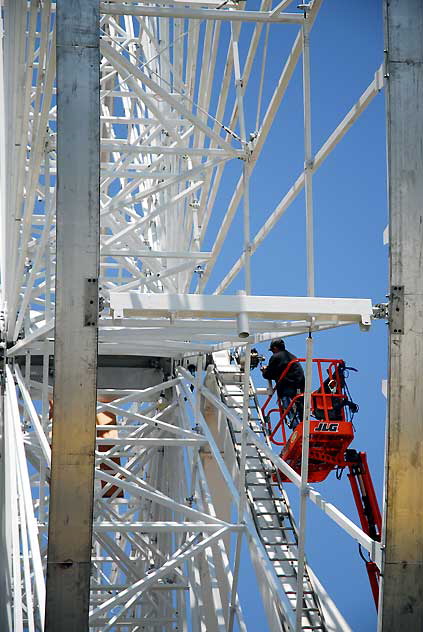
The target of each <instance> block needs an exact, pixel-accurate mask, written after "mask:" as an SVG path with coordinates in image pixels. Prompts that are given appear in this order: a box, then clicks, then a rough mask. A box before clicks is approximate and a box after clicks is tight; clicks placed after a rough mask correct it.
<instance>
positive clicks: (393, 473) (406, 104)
mask: <svg viewBox="0 0 423 632" xmlns="http://www.w3.org/2000/svg"><path fill="white" fill-rule="evenodd" d="M385 24H386V41H385V48H386V49H387V53H386V56H387V67H386V70H387V74H388V79H387V88H386V103H387V131H388V144H387V147H388V183H389V215H390V293H391V299H390V303H391V310H390V311H391V313H390V334H389V356H390V357H389V396H388V397H389V399H388V438H387V460H386V464H387V473H386V488H385V518H384V526H385V529H384V531H385V536H384V537H385V544H386V551H385V563H384V569H383V595H382V599H381V607H380V621H379V629H383V630H384V632H388V631H392V632H394V631H395V632H397V631H398V630H423V112H422V104H423V3H422V2H421V0H389V1H388V0H385Z"/></svg>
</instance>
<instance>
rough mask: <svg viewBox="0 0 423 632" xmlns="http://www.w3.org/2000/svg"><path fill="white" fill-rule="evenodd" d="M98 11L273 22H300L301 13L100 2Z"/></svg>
mask: <svg viewBox="0 0 423 632" xmlns="http://www.w3.org/2000/svg"><path fill="white" fill-rule="evenodd" d="M100 13H104V14H107V15H135V16H139V17H147V16H148V17H151V16H157V17H161V18H189V19H192V20H231V21H234V22H275V23H284V24H302V23H303V22H304V17H303V14H302V13H276V14H275V15H273V13H272V12H271V11H241V10H238V9H235V10H233V9H189V8H185V7H159V6H158V7H154V6H153V7H151V6H145V5H144V6H142V7H140V6H135V7H134V6H128V5H127V4H115V5H110V4H108V3H106V2H100Z"/></svg>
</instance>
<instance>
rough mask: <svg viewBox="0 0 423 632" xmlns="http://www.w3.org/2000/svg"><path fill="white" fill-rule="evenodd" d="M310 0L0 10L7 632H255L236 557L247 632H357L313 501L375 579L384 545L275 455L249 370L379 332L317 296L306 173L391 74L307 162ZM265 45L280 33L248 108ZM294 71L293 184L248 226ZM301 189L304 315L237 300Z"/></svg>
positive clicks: (298, 301) (247, 297)
mask: <svg viewBox="0 0 423 632" xmlns="http://www.w3.org/2000/svg"><path fill="white" fill-rule="evenodd" d="M272 5H273V6H272ZM289 5H291V6H289ZM320 5H321V0H314V1H312V2H311V3H310V4H308V5H304V6H303V5H301V7H300V8H297V6H296V4H295V3H294V4H292V3H291V1H290V0H282V1H281V2H280V3H277V4H274V3H272V0H262V2H261V4H260V6H259V5H258V4H257V5H256V6H255V5H254V3H253V4H252V5H251V6H249V3H244V2H238V1H237V0H236V1H235V0H225V1H224V2H221V1H220V0H204V2H203V1H200V0H190V1H188V2H185V1H182V0H173V1H172V2H167V1H164V2H154V3H153V2H151V3H150V2H145V3H140V2H135V1H130V2H125V3H119V2H117V1H110V2H100V3H98V2H94V1H92V0H86V1H83V0H80V1H77V0H72V1H66V0H61V1H60V0H57V2H51V1H50V0H44V1H43V2H39V1H38V0H29V1H28V2H27V1H26V0H14V1H12V0H5V2H4V6H3V20H4V31H5V37H4V38H3V43H2V51H1V52H2V65H1V72H3V77H2V81H1V88H0V89H1V90H2V92H1V95H0V96H1V103H0V108H1V113H2V116H1V125H2V130H3V132H4V133H2V134H1V136H2V137H3V139H4V142H2V144H1V168H2V171H1V178H2V180H1V192H2V247H1V275H2V286H1V287H2V295H1V300H2V305H3V321H2V329H3V340H4V350H5V366H4V372H5V373H4V375H5V377H4V383H3V392H4V399H3V401H4V410H3V412H4V415H3V426H2V430H3V432H2V455H3V459H2V466H1V467H2V477H1V479H2V483H1V484H2V498H3V509H4V511H3V512H2V559H3V561H4V564H3V565H2V566H3V568H2V571H1V574H2V590H1V593H2V600H3V603H2V615H1V617H2V625H1V628H2V630H7V631H9V630H14V631H16V632H18V631H20V630H31V631H35V630H37V631H40V630H44V629H46V630H49V632H50V631H52V630H59V629H60V630H63V631H67V630H82V629H85V627H84V626H85V623H84V621H85V618H86V617H87V611H89V615H88V616H89V629H90V630H93V632H94V631H95V632H100V631H101V632H103V631H106V630H124V631H127V632H135V631H138V630H149V631H154V632H159V631H160V632H162V631H170V630H184V631H188V630H193V631H194V632H200V631H207V632H223V631H226V630H228V631H230V630H247V629H252V628H251V627H250V626H249V621H248V619H247V618H246V617H245V616H244V605H243V603H242V599H241V596H240V595H239V594H238V587H239V585H240V581H241V580H240V562H241V554H242V555H244V554H246V555H247V554H248V555H249V556H250V558H251V563H252V567H253V568H254V571H255V575H256V581H257V592H258V595H259V597H260V599H261V600H262V603H263V608H264V612H265V615H266V621H267V622H266V623H263V628H262V629H263V630H265V629H269V630H274V631H276V630H280V631H282V630H283V631H285V630H286V631H288V630H301V629H304V630H326V631H328V632H329V631H335V630H336V631H338V630H349V629H350V628H349V626H348V624H347V623H346V622H345V621H344V619H343V617H342V615H341V614H340V613H339V611H338V610H337V608H336V606H335V605H334V603H333V602H332V601H331V599H330V598H329V596H328V595H327V594H326V592H325V590H324V588H323V587H322V585H321V584H320V582H319V581H318V579H317V577H316V576H315V575H314V573H313V571H312V569H311V568H310V567H309V566H308V565H307V564H306V563H305V561H304V551H305V530H304V523H305V503H306V501H307V500H308V499H309V500H311V501H313V502H314V503H315V504H317V505H318V506H319V507H320V508H321V509H322V510H323V511H325V512H326V513H327V514H328V515H329V517H331V518H333V519H334V520H335V521H336V522H337V523H338V525H339V526H340V527H341V528H343V529H344V530H345V531H347V533H348V534H349V535H351V536H352V537H353V538H354V539H356V540H357V541H358V542H359V543H360V544H361V546H362V548H363V549H365V550H366V551H367V552H369V554H370V556H372V559H374V560H375V562H376V563H377V564H378V565H379V566H380V563H381V548H380V545H379V543H377V542H375V541H373V540H372V539H371V538H370V537H369V536H368V535H366V534H365V533H364V532H363V531H362V530H361V529H360V528H359V527H357V526H356V525H355V524H353V523H352V522H351V521H350V520H349V519H348V518H346V517H345V516H344V515H343V514H342V512H340V511H339V510H338V509H336V508H335V507H334V506H333V505H331V504H330V503H325V502H324V501H323V499H322V497H321V495H320V494H319V493H318V492H317V491H316V490H313V489H312V488H310V487H309V486H307V472H306V470H307V467H306V466H304V467H303V476H302V477H301V476H299V475H298V474H296V473H295V472H294V471H293V470H292V469H291V468H289V466H288V465H287V464H286V463H285V462H284V461H282V460H281V459H280V458H279V456H278V454H277V453H276V452H275V451H273V450H272V449H271V446H270V443H269V441H268V438H267V436H266V433H265V432H264V424H263V419H262V414H261V410H260V404H259V397H260V395H262V394H263V392H265V389H261V390H260V389H256V387H255V386H254V383H253V381H252V380H251V377H250V351H251V347H252V345H254V344H259V343H260V342H262V341H266V340H269V339H272V338H274V337H276V336H290V335H295V334H303V335H307V334H308V332H311V333H315V332H319V331H322V330H326V329H331V328H334V327H339V326H344V325H353V326H356V327H357V325H359V326H360V328H362V329H368V328H369V326H370V323H371V318H372V316H373V308H372V305H371V301H370V300H368V299H348V298H345V299H341V298H339V299H335V298H317V297H315V295H314V294H315V291H314V254H313V198H312V180H313V175H314V173H315V172H316V171H317V170H318V169H319V167H320V166H321V164H322V163H323V161H324V160H325V158H326V157H327V156H328V155H329V153H330V152H331V151H332V149H333V148H334V147H335V146H336V144H337V143H338V142H339V141H340V140H341V138H342V137H343V136H344V134H345V133H346V131H347V130H348V129H349V127H350V126H351V124H352V123H353V122H354V121H355V120H356V119H357V118H358V117H359V116H360V114H361V113H362V112H363V111H364V109H365V108H366V107H367V106H368V105H369V103H370V102H371V101H372V99H373V97H375V96H376V95H377V93H378V92H379V91H380V90H381V89H382V88H383V81H384V79H383V72H382V69H379V70H377V72H376V73H375V75H374V79H373V81H372V82H371V84H370V86H369V87H368V88H367V89H366V91H365V92H364V94H363V95H362V96H361V97H360V99H359V100H358V101H357V103H356V104H355V105H354V106H353V108H352V109H351V110H350V111H349V112H348V113H347V114H346V116H345V118H344V119H343V120H342V122H341V123H340V124H339V125H338V126H337V127H336V129H335V130H334V132H333V133H332V134H331V135H330V137H329V138H328V140H327V141H326V142H325V143H324V144H323V145H322V146H321V148H320V149H319V151H317V152H316V153H314V154H313V153H312V145H311V115H310V76H309V75H310V70H309V65H310V62H309V32H310V30H311V29H312V27H313V24H314V21H315V19H316V17H317V14H318V11H319V9H320ZM56 11H57V13H56ZM56 29H57V33H56ZM275 30H276V31H277V32H278V33H285V32H289V33H290V34H291V35H292V33H293V32H294V30H295V37H294V38H293V44H292V49H291V51H290V53H289V55H288V56H287V58H286V61H285V62H284V64H283V65H282V69H281V72H280V76H279V77H277V79H276V81H275V82H274V85H273V87H272V91H271V93H270V98H267V96H266V95H267V92H266V89H265V86H266V85H267V83H266V82H267V73H268V69H269V67H270V66H271V65H272V63H273V60H272V59H269V58H268V56H267V48H268V41H269V38H270V37H272V34H273V32H274V31H275ZM56 47H57V69H56ZM301 63H302V83H303V95H304V99H303V103H300V104H299V107H303V109H304V136H303V138H301V137H300V138H299V143H303V144H304V171H303V172H302V173H301V174H300V175H299V177H298V178H297V180H296V181H295V182H294V184H293V185H292V187H291V188H290V189H289V190H288V192H287V193H285V194H284V195H283V197H281V201H280V202H279V204H277V205H276V207H275V209H274V210H273V211H272V212H271V213H270V214H267V213H265V212H264V211H262V210H255V217H254V219H255V221H254V231H255V232H254V233H253V230H252V229H251V228H250V203H249V197H250V196H249V190H250V181H251V177H252V173H253V171H254V169H255V167H256V164H257V162H258V161H259V157H260V154H261V152H262V150H263V147H264V145H265V142H266V138H267V137H268V135H269V134H270V133H271V129H272V123H273V122H274V119H275V117H277V113H278V109H279V106H280V104H281V101H282V99H283V97H284V95H285V92H286V90H287V87H288V84H289V82H290V80H291V78H292V77H293V75H294V72H295V69H296V67H297V66H298V65H299V64H301ZM98 79H99V81H98ZM253 110H254V111H253ZM252 112H253V114H252ZM251 121H253V123H252V124H251ZM227 173H229V175H228V176H226V174H227ZM225 178H226V179H225ZM255 186H257V185H256V184H255ZM263 186H266V184H265V183H263ZM56 189H57V191H56ZM303 189H304V191H305V196H304V197H305V207H306V225H307V235H306V248H305V252H306V259H307V281H308V282H307V296H304V297H299V298H292V297H282V296H265V297H263V296H255V294H254V292H253V291H252V287H251V257H252V255H253V254H254V253H255V251H256V250H257V249H258V248H259V246H260V245H261V243H262V242H263V240H264V239H265V238H266V237H267V235H268V234H269V233H270V232H271V231H272V229H273V228H274V227H275V226H276V224H277V222H278V220H279V219H280V218H281V216H282V215H283V214H284V212H285V211H286V209H287V208H288V207H289V206H290V204H291V203H292V202H294V200H295V199H296V197H297V195H298V194H299V193H300V191H302V190H303ZM222 191H223V193H222ZM56 193H57V195H56ZM282 193H283V192H282ZM226 196H227V197H228V201H227V202H226V201H225V198H226ZM222 209H223V211H222ZM238 209H239V211H238ZM56 211H57V213H56ZM237 212H238V214H237ZM238 215H239V217H238ZM257 218H258V222H257ZM233 226H237V229H236V232H237V236H236V238H235V239H234V232H233ZM56 227H57V242H56ZM231 231H232V232H231ZM239 234H240V235H242V239H241V240H240V239H239V238H238V235H239ZM232 239H234V247H233V251H232V252H233V255H234V256H233V258H234V259H235V263H233V265H232V267H231V268H230V269H229V271H227V272H226V273H225V274H224V275H222V278H221V280H220V281H218V283H217V286H216V288H215V290H214V291H212V289H211V287H210V286H211V280H212V279H213V278H214V277H213V276H212V275H215V276H216V274H215V271H216V269H217V266H218V265H219V263H218V261H219V259H218V258H219V255H220V254H221V251H222V248H223V247H224V246H225V244H227V243H228V240H232ZM241 242H242V243H241ZM98 244H99V245H98ZM206 244H210V246H206ZM56 246H57V251H56ZM97 247H98V248H99V250H97ZM56 262H57V268H56ZM56 271H57V274H56ZM216 278H218V276H217V277H216ZM240 279H242V282H241V281H240ZM233 281H237V282H239V285H238V286H237V287H238V288H240V290H238V292H236V293H235V292H233V293H226V292H227V290H228V288H229V286H230V285H231V284H232V282H233ZM56 299H57V300H56ZM55 314H56V316H57V318H56V322H55ZM97 335H98V357H97V353H96V349H97ZM357 335H360V334H359V332H358V327H357ZM230 350H232V351H233V350H237V352H238V353H237V355H236V358H235V359H234V356H233V354H232V355H231V353H230ZM312 353H313V350H312V339H311V338H309V341H308V344H307V363H306V365H307V367H306V368H307V371H306V373H307V376H306V394H307V393H310V390H311V381H310V380H311V359H312ZM96 367H97V383H96V377H95V376H96ZM53 385H54V393H53ZM96 388H97V409H96V411H95V408H94V404H95V401H94V398H95V389H96ZM309 399H310V398H309V397H308V398H307V396H306V414H307V410H308V411H309V408H308V406H309ZM307 401H308V405H307ZM95 420H96V424H95ZM94 442H96V446H95V450H94ZM51 446H52V448H51ZM306 449H307V443H306V444H305V446H304V451H306ZM94 460H95V480H94V495H92V465H93V461H94ZM278 469H280V470H282V471H283V473H284V474H285V475H286V476H287V477H288V478H289V479H290V480H291V481H293V483H294V484H295V485H296V486H297V487H298V488H299V490H300V497H301V502H300V516H301V520H300V522H299V525H300V528H298V527H297V525H296V522H295V519H294V517H293V514H292V511H291V509H290V504H289V501H288V497H287V495H286V492H285V490H284V489H283V486H282V485H281V484H280V481H279V482H278V480H277V477H276V481H275V480H274V476H273V474H274V472H276V471H277V470H278ZM50 499H51V502H50ZM49 521H50V526H48V525H49ZM91 538H92V539H91ZM48 539H49V542H48ZM244 543H246V547H245V546H244ZM247 550H248V553H246V551H247ZM47 558H48V563H47ZM47 566H48V569H49V570H48V577H47V611H46V612H47V615H46V616H47V619H46V617H45V604H46V568H47Z"/></svg>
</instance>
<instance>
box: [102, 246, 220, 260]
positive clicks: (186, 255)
mask: <svg viewBox="0 0 423 632" xmlns="http://www.w3.org/2000/svg"><path fill="white" fill-rule="evenodd" d="M100 255H101V256H102V257H140V258H141V259H198V260H200V261H206V260H207V259H210V257H211V252H174V251H170V250H142V249H141V248H140V249H139V250H129V249H122V250H119V249H118V248H114V249H112V248H107V247H106V246H105V247H103V248H102V249H101V251H100Z"/></svg>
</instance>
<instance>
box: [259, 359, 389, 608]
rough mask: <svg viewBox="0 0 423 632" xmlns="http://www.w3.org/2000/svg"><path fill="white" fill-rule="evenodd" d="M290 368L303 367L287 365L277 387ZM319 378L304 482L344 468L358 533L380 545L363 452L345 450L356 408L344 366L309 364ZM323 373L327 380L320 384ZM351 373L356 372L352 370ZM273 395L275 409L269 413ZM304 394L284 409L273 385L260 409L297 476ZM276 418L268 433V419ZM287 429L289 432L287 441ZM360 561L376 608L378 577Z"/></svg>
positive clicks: (378, 516)
mask: <svg viewBox="0 0 423 632" xmlns="http://www.w3.org/2000/svg"><path fill="white" fill-rule="evenodd" d="M295 362H305V359H304V358H297V359H295V360H292V361H291V362H290V363H289V364H288V365H287V367H286V368H285V370H284V371H283V372H282V374H281V376H280V377H279V380H278V381H281V380H283V378H284V377H285V376H286V375H287V373H288V371H289V369H290V367H291V366H292V365H293V364H294V363H295ZM313 363H314V366H315V367H316V368H317V374H318V376H319V388H318V389H317V390H315V391H313V392H312V394H311V401H310V420H309V422H310V442H309V463H308V478H307V480H308V482H310V483H317V482H320V481H324V480H325V478H326V477H327V476H328V474H329V473H330V472H331V471H332V470H334V469H337V470H341V471H342V469H343V468H348V480H349V482H350V485H351V489H352V493H353V496H354V501H355V504H356V507H357V511H358V515H359V518H360V522H361V526H362V528H363V531H364V532H365V533H367V534H368V535H369V536H370V537H371V538H373V539H374V540H376V541H378V542H380V540H381V531H382V517H381V514H380V510H379V505H378V501H377V497H376V493H375V490H374V487H373V482H372V478H371V475H370V470H369V467H368V463H367V456H366V453H365V452H357V451H356V450H351V449H348V446H349V445H350V443H351V442H352V440H353V439H354V426H353V423H352V419H353V417H354V414H355V413H356V412H357V411H358V406H357V405H356V404H354V402H352V401H351V398H350V394H349V391H348V387H347V384H346V381H345V378H346V375H347V371H348V369H350V370H351V367H346V366H345V362H344V361H343V360H333V359H327V358H316V359H313ZM324 369H326V373H327V377H326V378H324ZM353 370H355V369H353ZM274 395H276V406H274V407H273V408H270V404H271V401H272V400H273V398H274ZM303 400H304V393H297V394H296V395H295V396H294V397H293V398H292V399H291V400H290V401H289V403H288V404H287V405H286V406H285V407H284V406H283V404H282V401H281V399H280V397H279V396H278V393H277V384H276V386H275V388H274V389H273V391H272V393H271V394H270V395H269V397H268V398H267V399H266V401H265V403H264V406H263V407H262V409H261V410H262V414H263V419H264V422H265V424H266V428H267V432H268V435H269V438H270V440H271V441H272V442H273V443H274V444H275V445H278V446H281V448H282V451H281V454H280V456H281V458H282V459H283V460H284V461H286V463H288V465H290V466H291V467H292V469H293V470H295V471H296V472H297V473H298V474H301V454H302V441H303V429H304V422H303V419H302V411H303ZM275 414H276V415H277V416H278V419H277V422H276V424H275V426H274V427H272V423H271V421H272V416H273V418H274V417H275ZM286 427H288V428H290V429H291V430H293V432H292V434H291V436H290V437H289V438H287V435H286ZM274 478H275V480H278V481H283V482H290V479H289V478H287V477H286V476H285V475H284V474H283V472H281V471H279V472H278V474H275V475H274ZM360 555H361V556H362V557H363V560H364V562H365V564H366V570H367V574H368V576H369V581H370V587H371V590H372V593H373V597H374V601H375V605H376V608H377V606H378V600H379V581H380V572H379V569H378V567H377V566H376V564H375V563H374V562H373V561H371V560H367V559H365V558H364V556H363V555H362V553H361V552H360Z"/></svg>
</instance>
